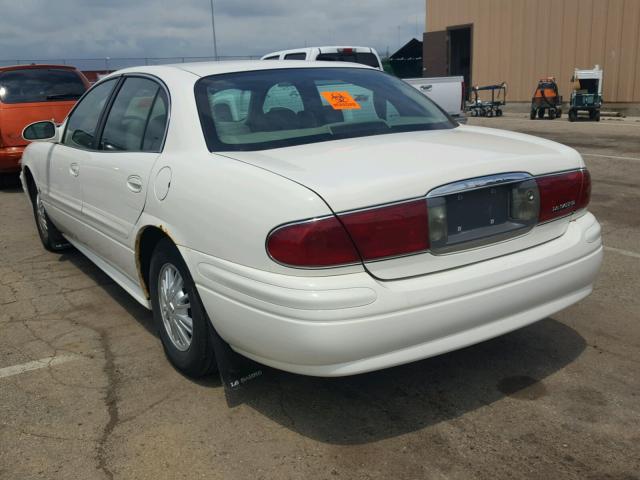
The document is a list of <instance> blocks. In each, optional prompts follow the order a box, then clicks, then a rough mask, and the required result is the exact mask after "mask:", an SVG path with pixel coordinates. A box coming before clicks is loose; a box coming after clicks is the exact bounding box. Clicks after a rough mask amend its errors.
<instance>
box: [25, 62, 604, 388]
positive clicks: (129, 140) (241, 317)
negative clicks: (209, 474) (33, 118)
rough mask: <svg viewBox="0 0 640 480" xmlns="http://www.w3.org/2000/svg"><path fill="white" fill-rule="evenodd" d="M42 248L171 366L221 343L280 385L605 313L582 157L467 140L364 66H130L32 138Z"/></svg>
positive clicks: (198, 370) (488, 134)
mask: <svg viewBox="0 0 640 480" xmlns="http://www.w3.org/2000/svg"><path fill="white" fill-rule="evenodd" d="M24 136H25V137H26V138H28V139H29V140H46V141H40V142H35V143H33V144H31V145H30V146H29V147H28V148H27V150H26V152H25V154H24V158H23V160H22V165H23V172H22V181H23V186H24V188H25V191H26V192H27V193H28V196H29V198H30V200H31V202H32V204H33V210H34V214H35V218H36V224H37V227H38V232H39V234H40V237H41V239H42V242H43V244H44V246H45V247H46V248H47V249H49V250H53V251H55V250H60V249H62V248H65V247H67V246H68V245H69V244H71V245H73V246H75V247H76V248H77V249H78V250H80V251H81V252H82V253H84V254H85V255H86V256H87V257H89V258H90V259H91V260H92V261H93V262H95V263H96V264H97V265H98V266H99V267H100V268H101V269H103V270H104V271H105V272H106V273H107V274H109V275H110V276H111V277H112V278H113V279H114V280H115V281H116V282H117V283H118V284H120V285H121V286H122V288H124V289H125V290H126V291H127V292H129V293H130V294H131V295H132V296H133V297H135V298H136V299H137V300H138V301H139V302H140V303H142V304H143V305H145V306H146V307H148V308H151V309H152V310H153V315H154V318H155V320H156V322H157V325H158V328H159V331H160V337H161V340H162V343H163V346H164V349H165V351H166V354H167V356H168V358H169V359H170V361H171V362H172V363H173V364H174V365H175V366H176V367H177V368H178V369H180V370H182V371H183V372H185V373H186V374H189V375H194V376H196V375H202V374H205V373H207V372H209V371H211V370H212V369H214V368H215V364H216V362H215V360H214V359H215V356H214V348H213V341H212V336H213V333H212V328H214V329H215V330H213V332H217V333H218V334H219V336H220V337H222V339H224V341H225V342H227V343H228V344H229V345H230V346H231V348H232V349H233V350H235V351H236V352H238V353H240V354H242V355H244V356H246V357H249V358H251V359H253V360H256V361H258V362H260V363H263V364H266V365H270V366H273V367H276V368H279V369H283V370H287V371H291V372H298V373H303V374H308V375H318V376H340V375H349V374H355V373H360V372H366V371H371V370H376V369H381V368H385V367H390V366H393V365H398V364H402V363H406V362H411V361H414V360H418V359H422V358H426V357H429V356H433V355H437V354H441V353H443V352H447V351H450V350H454V349H457V348H461V347H464V346H466V345H470V344H473V343H477V342H480V341H483V340H486V339H489V338H492V337H495V336H497V335H501V334H504V333H506V332H509V331H511V330H514V329H517V328H520V327H523V326H525V325H528V324H530V323H532V322H535V321H537V320H540V319H542V318H545V317H546V316H548V315H550V314H553V313H554V312H557V311H559V310H561V309H563V308H565V307H567V306H569V305H571V304H573V303H575V302H577V301H579V300H580V299H582V298H584V297H585V296H587V295H588V294H589V293H590V292H591V290H592V284H593V281H594V278H595V276H596V274H597V272H598V270H599V268H600V264H601V260H602V244H601V238H600V226H599V224H598V222H597V221H596V219H595V218H594V216H593V215H592V214H590V213H589V212H588V211H587V204H588V203H589V196H590V189H591V184H590V183H591V180H590V176H589V172H588V171H587V170H586V168H585V164H584V162H583V160H582V158H581V157H580V155H579V154H578V153H577V152H576V151H575V150H573V149H571V148H568V147H565V146H563V145H560V144H557V143H553V142H551V141H547V140H543V139H539V138H535V137H531V136H526V135H521V134H516V133H511V132H505V131H500V130H493V129H486V128H479V127H472V126H460V125H458V124H456V123H454V122H453V121H452V120H451V119H450V118H449V117H448V116H447V115H446V114H445V113H443V112H442V111H441V110H440V109H439V108H438V107H437V106H435V105H434V104H433V103H432V102H431V101H430V100H428V99H427V98H426V97H424V96H423V95H422V94H420V93H419V92H417V91H416V90H414V89H413V88H412V87H410V86H409V85H406V84H405V83H403V82H402V81H401V80H398V79H396V78H393V77H391V76H389V75H387V74H385V73H382V72H380V71H377V70H374V69H370V68H367V67H365V66H361V65H360V66H358V65H351V64H335V63H333V64H330V65H328V64H326V63H313V62H294V61H288V62H276V61H272V62H235V63H200V64H184V65H177V66H154V67H141V68H132V69H126V70H121V71H119V72H117V73H115V74H112V75H111V76H109V77H107V78H105V79H103V80H101V81H100V82H99V83H97V84H96V85H95V86H94V87H93V88H92V89H91V90H90V91H89V92H87V93H86V94H85V95H84V97H83V98H82V99H81V100H80V101H79V103H78V104H77V105H76V106H75V108H74V109H73V110H72V112H71V113H70V114H69V116H68V118H67V119H66V120H65V122H64V123H63V124H62V125H60V126H55V125H54V124H52V123H51V122H39V123H36V124H32V125H31V126H29V127H27V128H26V129H25V131H24Z"/></svg>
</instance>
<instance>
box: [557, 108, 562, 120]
mask: <svg viewBox="0 0 640 480" xmlns="http://www.w3.org/2000/svg"><path fill="white" fill-rule="evenodd" d="M560 117H562V109H561V108H559V109H558V111H557V112H556V118H560Z"/></svg>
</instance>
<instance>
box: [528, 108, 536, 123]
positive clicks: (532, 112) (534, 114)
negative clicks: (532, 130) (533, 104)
mask: <svg viewBox="0 0 640 480" xmlns="http://www.w3.org/2000/svg"><path fill="white" fill-rule="evenodd" d="M529 118H530V119H531V120H535V119H536V109H535V108H532V109H531V112H530V113H529Z"/></svg>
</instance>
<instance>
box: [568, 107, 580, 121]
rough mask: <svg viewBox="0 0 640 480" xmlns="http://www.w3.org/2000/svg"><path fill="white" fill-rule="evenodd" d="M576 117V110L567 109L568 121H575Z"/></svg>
mask: <svg viewBox="0 0 640 480" xmlns="http://www.w3.org/2000/svg"><path fill="white" fill-rule="evenodd" d="M577 119H578V114H577V113H576V111H575V110H573V109H571V110H569V121H570V122H575V121H576V120H577Z"/></svg>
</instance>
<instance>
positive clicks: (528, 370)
mask: <svg viewBox="0 0 640 480" xmlns="http://www.w3.org/2000/svg"><path fill="white" fill-rule="evenodd" d="M585 345H586V344H585V341H584V339H583V338H582V337H581V336H580V335H579V334H578V333H577V332H576V331H575V330H573V329H571V328H569V327H567V326H566V325H564V324H562V323H560V322H558V321H556V320H553V319H551V318H548V319H545V320H543V321H541V322H538V323H536V324H534V325H531V326H529V327H526V328H524V329H521V330H519V331H516V332H513V333H510V334H508V335H505V336H503V337H499V338H496V339H493V340H490V341H488V342H484V343H481V344H478V345H475V346H472V347H469V348H466V349H463V350H459V351H457V352H452V353H449V354H445V355H441V356H438V357H434V358H430V359H427V360H423V361H420V362H415V363H412V364H409V365H404V366H400V367H396V368H392V369H387V370H383V371H380V372H374V373H369V374H364V375H357V376H352V377H344V378H337V379H321V378H313V377H304V376H299V375H292V374H288V373H285V372H278V371H271V372H269V373H270V374H269V375H268V376H267V378H266V379H265V381H264V382H263V383H262V384H261V385H260V386H259V387H257V388H256V392H255V393H254V394H253V395H250V396H248V398H247V400H246V403H247V404H248V405H250V406H251V407H252V408H254V409H256V410H257V411H259V412H260V413H262V414H264V415H265V416H267V417H269V418H271V419H272V420H273V421H275V422H277V423H279V424H281V425H283V426H285V427H287V428H289V429H291V430H293V431H296V432H298V433H300V434H302V435H305V436H307V437H310V438H313V439H315V440H318V441H321V442H326V443H332V444H343V445H347V444H363V443H369V442H374V441H378V440H381V439H384V438H389V437H395V436H398V435H403V434H406V433H409V432H413V431H415V430H419V429H422V428H424V427H427V426H429V425H433V424H436V423H439V422H442V421H445V420H450V419H453V418H456V417H459V416H461V415H463V414H465V413H466V412H469V411H473V410H476V409H478V408H481V407H483V406H485V405H489V404H491V403H493V402H495V401H497V400H500V399H501V398H503V397H505V396H511V397H514V398H517V399H518V400H519V401H535V400H536V399H538V398H541V397H543V396H545V395H546V394H547V392H546V388H545V386H544V383H543V380H544V378H545V377H547V376H549V375H551V374H553V373H554V372H556V371H558V370H560V369H562V368H563V367H564V366H566V365H567V364H569V363H571V362H572V361H573V360H574V359H575V358H577V357H578V356H579V355H580V353H581V352H582V351H583V350H584V349H585ZM258 390H259V391H258Z"/></svg>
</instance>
